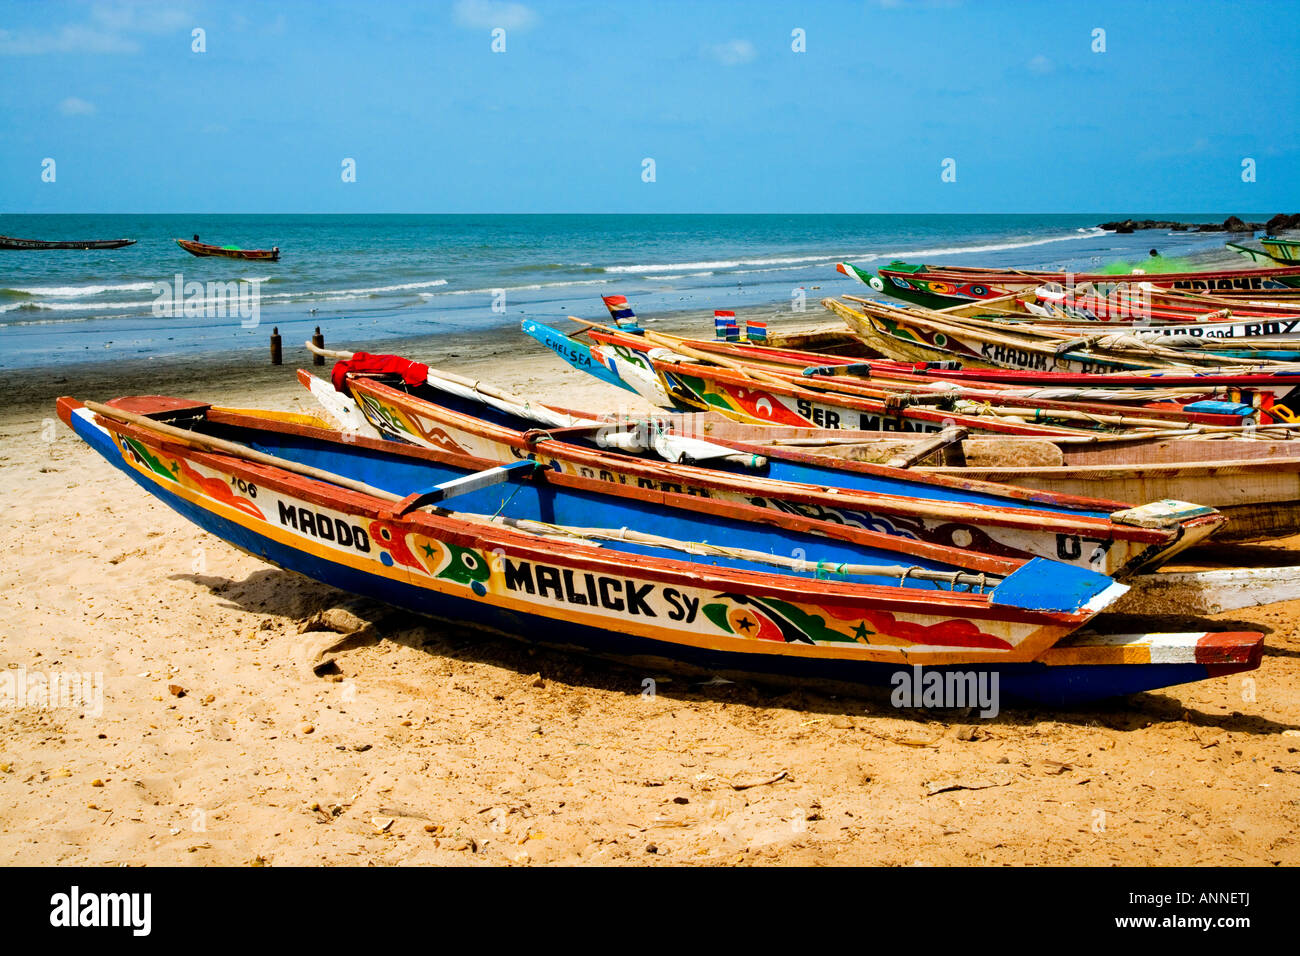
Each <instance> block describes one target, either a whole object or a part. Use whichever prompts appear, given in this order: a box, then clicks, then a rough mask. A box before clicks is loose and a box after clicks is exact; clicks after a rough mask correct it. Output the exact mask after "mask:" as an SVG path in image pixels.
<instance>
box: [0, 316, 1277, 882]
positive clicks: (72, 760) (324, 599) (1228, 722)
mask: <svg viewBox="0 0 1300 956" xmlns="http://www.w3.org/2000/svg"><path fill="white" fill-rule="evenodd" d="M785 319H786V321H785V324H786V325H795V324H801V325H808V324H822V323H824V322H825V321H826V318H824V317H823V316H822V315H821V313H820V312H810V313H808V314H806V315H805V316H802V317H800V319H799V321H798V322H797V323H796V322H795V321H793V320H792V318H791V317H790V316H788V315H787V316H786V317H785ZM705 321H706V319H705V318H703V317H701V316H698V315H697V316H694V317H691V318H690V319H689V320H687V319H685V318H681V317H679V318H677V319H674V320H672V321H665V322H664V323H662V324H661V325H659V326H657V327H659V328H664V329H667V330H670V331H671V330H689V331H692V332H694V333H696V334H699V333H702V332H705V331H706V330H705ZM774 327H775V324H774ZM329 344H330V345H332V346H336V347H340V348H345V347H346V346H347V344H346V343H342V342H330V343H329ZM390 349H391V350H392V351H399V350H400V351H403V352H404V353H405V354H408V355H409V356H410V357H413V358H417V359H420V360H422V361H426V362H429V363H431V364H438V365H443V366H445V367H447V368H450V369H454V370H456V371H458V372H460V373H462V374H465V375H471V376H482V377H483V378H484V379H486V380H490V381H493V382H495V383H497V384H499V385H502V386H505V387H508V388H511V389H514V390H517V391H520V392H525V393H528V394H530V395H534V396H537V397H540V398H543V399H547V400H551V401H555V402H557V403H562V404H566V405H570V406H575V407H582V406H593V407H603V408H608V407H611V406H612V405H613V404H615V403H617V402H618V401H620V400H621V397H620V396H619V395H618V394H617V393H616V392H615V390H613V389H611V388H609V387H608V386H605V385H602V384H601V383H599V382H596V381H595V380H594V379H590V378H586V377H583V376H582V375H581V374H580V373H578V372H576V371H572V370H570V369H567V368H563V367H562V366H561V363H560V362H559V360H558V359H555V358H554V357H553V356H550V355H549V354H546V353H544V352H543V351H542V350H540V349H539V348H538V347H536V346H535V345H533V344H532V343H531V342H529V341H528V340H526V339H525V338H524V337H523V336H522V334H520V333H518V332H517V331H507V332H502V333H501V334H499V335H493V336H482V335H480V336H476V337H465V338H454V337H448V338H434V339H424V340H409V341H406V342H402V343H393V344H392V345H391V346H390ZM306 361H307V358H306V353H305V352H304V351H303V350H302V349H300V348H298V347H296V344H295V343H286V356H285V365H284V366H283V367H280V368H275V367H272V366H270V365H269V364H266V363H265V360H264V359H263V360H260V361H259V362H258V363H256V364H249V361H248V359H247V357H239V358H237V359H230V358H228V357H227V358H220V357H213V356H203V357H201V358H197V359H195V360H193V361H187V362H183V363H176V362H168V363H167V364H166V365H165V367H159V366H156V365H154V364H152V363H148V362H144V363H136V364H119V365H98V366H84V367H76V366H69V367H66V368H63V369H56V370H46V371H44V372H31V373H14V374H13V375H11V376H10V377H9V378H8V379H7V381H6V383H5V386H4V388H3V394H4V401H3V403H0V416H2V417H0V487H2V488H3V500H4V503H5V518H6V520H5V521H4V523H3V527H2V528H0V663H2V664H3V666H4V667H5V668H7V669H8V670H7V673H8V674H10V675H11V676H12V677H14V678H15V679H16V678H17V676H18V675H19V673H20V672H21V673H22V674H23V679H24V680H26V681H27V682H28V683H29V684H30V683H31V682H32V680H33V678H34V677H35V678H37V679H39V677H40V675H50V674H58V673H68V672H78V673H88V674H102V682H103V683H102V712H99V710H100V708H98V707H86V706H82V707H77V706H73V707H55V708H47V707H41V706H33V705H28V706H25V707H3V708H0V732H2V737H3V742H2V743H0V863H5V864H55V863H84V864H94V865H118V864H125V865H132V866H139V865H150V866H157V865H177V864H179V865H214V864H220V865H294V864H299V865H301V864H307V865H311V864H344V865H389V864H422V863H437V864H454V865H456V864H459V865H480V864H527V863H535V864H609V863H622V864H668V865H689V864H701V863H703V864H741V865H744V864H813V863H818V864H820V863H839V864H885V865H944V864H949V865H951V864H989V865H1003V864H1039V863H1047V864H1052V863H1056V864H1060V863H1071V864H1095V865H1109V864H1138V865H1154V864H1160V865H1171V864H1228V865H1236V864H1251V865H1288V864H1290V865H1294V864H1296V863H1298V862H1300V845H1298V843H1297V838H1296V836H1295V834H1296V831H1297V829H1298V828H1300V623H1298V621H1300V614H1298V612H1300V605H1297V606H1292V605H1286V604H1282V605H1273V606H1270V607H1264V608H1257V609H1253V610H1250V611H1238V612H1234V613H1231V614H1226V615H1220V617H1219V626H1220V627H1221V628H1223V629H1229V628H1231V627H1239V628H1241V629H1258V630H1262V631H1265V632H1267V635H1268V636H1267V648H1266V651H1265V657H1264V662H1263V665H1262V667H1261V668H1260V669H1259V670H1258V671H1256V672H1254V673H1252V674H1249V675H1245V676H1244V677H1243V676H1242V675H1237V676H1234V677H1225V678H1219V679H1215V680H1210V681H1205V682H1202V683H1199V684H1194V685H1186V686H1180V687H1173V688H1169V689H1167V690H1165V691H1161V692H1157V693H1151V694H1145V695H1139V696H1136V697H1132V698H1128V699H1124V700H1119V701H1114V702H1109V703H1106V704H1103V705H1099V706H1096V707H1094V708H1091V709H1089V710H1086V711H1080V712H1074V713H1059V712H1047V711H1031V710H1008V711H1004V712H1003V713H1001V714H1000V715H999V716H998V717H997V718H996V719H993V720H981V719H980V718H979V717H978V716H977V715H975V714H974V713H969V712H961V713H928V714H927V713H924V712H910V711H900V710H897V709H895V708H894V707H892V706H891V705H890V702H889V699H888V696H887V694H885V693H882V692H877V693H870V692H863V693H861V694H854V695H853V696H843V695H832V694H830V693H828V692H825V691H824V690H823V689H821V688H816V687H809V686H779V685H772V684H760V683H755V682H749V681H737V682H734V683H722V682H716V681H709V680H708V676H707V675H700V674H691V673H669V672H643V671H642V670H640V669H637V668H636V667H629V666H625V665H620V664H617V663H611V662H607V661H600V660H591V659H584V658H578V657H574V656H572V655H570V654H566V653H562V652H558V651H553V650H546V649H540V648H535V647H531V646H529V645H527V644H525V643H523V642H519V641H514V640H509V639H506V638H501V637H496V636H490V635H484V634H481V633H477V632H474V631H469V630H463V629H460V628H457V627H455V626H454V625H448V624H442V623H438V622H432V621H428V620H424V619H421V618H417V617H413V616H409V615H405V614H401V613H397V612H394V611H391V610H389V609H385V608H383V607H381V606H376V605H370V604H364V603H356V602H354V601H353V600H352V599H351V598H350V597H349V596H348V595H346V594H343V593H340V592H337V591H333V590H331V589H329V588H327V587H324V586H322V585H319V584H316V583H314V582H312V581H309V580H307V579H305V578H302V577H298V576H296V575H294V574H291V573H288V572H283V571H280V570H278V569H275V568H272V567H270V566H269V565H266V564H264V563H262V562H261V561H259V560H256V559H254V558H252V557H250V556H248V555H245V554H243V553H241V552H238V551H236V550H235V549H233V548H231V547H229V546H227V545H225V544H223V543H222V542H220V541H218V540H217V539H215V538H213V537H211V536H209V535H207V534H205V533H203V532H201V531H199V530H198V529H197V528H196V527H194V526H193V525H191V524H189V523H188V522H186V521H185V520H183V519H182V518H180V517H179V516H178V515H176V514H174V513H173V512H171V511H170V510H168V509H167V508H166V507H164V506H163V505H161V504H160V503H157V502H156V501H154V500H153V499H151V498H149V497H148V496H147V495H146V494H145V493H144V492H143V491H142V490H141V489H139V488H138V487H137V486H135V485H134V484H133V483H131V482H130V481H129V480H128V479H127V478H126V477H125V476H123V475H122V474H120V473H119V472H117V471H115V470H114V469H113V468H111V467H110V466H109V465H108V464H107V463H105V462H104V461H102V460H101V459H100V458H98V456H96V455H95V454H94V453H93V452H91V451H90V449H89V448H87V447H86V446H85V445H83V444H82V443H81V442H80V441H79V440H78V439H77V438H76V437H75V436H74V435H73V434H72V433H71V431H69V430H68V429H66V428H65V427H64V426H63V425H62V424H61V423H59V422H57V420H55V418H54V409H53V399H54V398H55V397H56V396H58V395H61V394H71V395H74V396H76V397H78V398H83V399H87V398H93V399H98V400H106V399H109V398H112V397H115V396H118V395H122V394H131V393H150V394H172V395H178V396H185V397H191V398H196V399H202V400H210V401H213V402H216V403H219V404H223V405H232V406H243V407H268V408H278V409H299V410H313V402H312V400H311V398H310V396H309V395H308V394H307V393H306V392H305V391H303V390H302V389H301V388H300V387H299V386H298V384H297V383H296V381H295V379H294V374H293V372H294V368H295V367H296V364H297V363H303V364H305V363H306ZM321 371H326V370H321ZM1274 550H1275V551H1276V555H1275V556H1276V563H1279V564H1296V563H1300V544H1297V545H1296V550H1291V549H1289V548H1287V547H1286V546H1285V545H1280V546H1276V547H1275V548H1274ZM1182 623H1183V622H1180V621H1177V620H1170V621H1164V622H1160V624H1161V625H1162V629H1165V630H1176V629H1179V627H1180V626H1181V625H1182ZM330 660H332V661H333V664H332V665H327V666H318V665H321V664H322V662H323V661H330Z"/></svg>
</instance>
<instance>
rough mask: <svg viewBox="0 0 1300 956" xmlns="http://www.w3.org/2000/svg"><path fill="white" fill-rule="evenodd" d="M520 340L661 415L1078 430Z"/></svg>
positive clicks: (659, 353)
mask: <svg viewBox="0 0 1300 956" xmlns="http://www.w3.org/2000/svg"><path fill="white" fill-rule="evenodd" d="M521 328H522V329H523V331H524V333H525V334H527V335H529V336H531V337H532V338H534V339H536V340H537V341H538V342H540V343H541V344H542V345H544V346H546V347H547V348H549V349H550V350H551V351H553V352H555V354H556V355H558V356H560V358H562V359H564V360H565V361H566V362H568V363H569V364H571V365H573V366H574V367H575V368H578V369H581V370H583V371H586V372H590V373H591V374H593V375H595V376H596V377H597V378H599V379H601V380H602V381H605V382H608V383H610V384H613V385H618V386H619V387H620V388H625V389H627V390H629V391H632V392H635V393H637V394H638V395H641V396H642V397H643V398H645V399H647V400H648V401H652V402H654V403H655V404H656V405H660V406H662V407H664V408H675V409H678V410H681V411H716V412H719V413H721V414H723V415H726V416H727V417H729V418H734V419H736V420H737V421H746V422H753V423H756V424H776V425H804V426H810V427H816V428H848V429H859V430H866V431H876V430H881V431H907V432H939V431H942V430H943V429H944V428H946V427H949V426H955V427H959V428H966V429H968V430H970V431H972V432H979V433H983V432H989V433H1000V434H1015V435H1064V434H1075V433H1077V432H1078V431H1079V429H1072V428H1066V427H1062V426H1057V425H1049V424H1035V423H1033V422H1029V421H1025V420H1024V419H1023V418H1021V417H1017V416H1002V415H997V414H991V413H987V414H986V413H982V412H983V411H984V410H983V409H982V408H976V409H972V411H973V412H975V413H974V414H965V413H961V412H954V411H951V410H942V409H939V408H937V407H930V406H927V405H925V404H921V403H907V402H901V401H898V402H891V401H889V400H888V399H879V398H865V397H859V396H857V395H851V394H845V393H842V392H832V391H816V390H813V389H810V388H807V387H804V386H802V385H799V384H795V383H794V382H793V381H792V380H782V379H779V378H777V377H775V376H772V377H756V376H755V374H753V373H751V372H747V371H744V370H736V371H733V370H731V369H728V368H723V367H720V366H715V365H705V364H702V363H695V362H689V361H683V360H681V356H677V355H674V354H673V353H672V352H671V350H668V349H656V348H652V349H650V350H649V351H648V352H647V351H643V349H645V344H644V343H643V342H642V343H637V346H636V347H633V346H630V345H624V344H618V343H613V344H606V343H594V342H592V343H588V342H582V341H578V340H576V339H574V338H571V337H570V336H566V335H564V334H563V333H562V332H560V331H558V330H556V329H554V328H552V327H550V326H548V325H545V324H543V323H541V322H537V321H534V320H532V319H525V320H524V322H523V323H522V326H521Z"/></svg>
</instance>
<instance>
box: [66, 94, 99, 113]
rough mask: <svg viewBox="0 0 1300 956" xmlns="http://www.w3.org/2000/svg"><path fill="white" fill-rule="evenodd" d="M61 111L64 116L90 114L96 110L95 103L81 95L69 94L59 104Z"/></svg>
mask: <svg viewBox="0 0 1300 956" xmlns="http://www.w3.org/2000/svg"><path fill="white" fill-rule="evenodd" d="M59 112H60V113H62V114H63V115H64V116H89V115H91V114H92V113H94V112H95V104H94V103H91V102H89V101H88V100H83V99H82V98H81V97H79V96H69V97H68V98H67V99H66V100H64V101H63V102H62V103H60V104H59Z"/></svg>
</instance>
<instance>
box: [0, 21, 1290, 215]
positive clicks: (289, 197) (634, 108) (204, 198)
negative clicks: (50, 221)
mask: <svg viewBox="0 0 1300 956" xmlns="http://www.w3.org/2000/svg"><path fill="white" fill-rule="evenodd" d="M497 26H499V27H502V28H504V29H505V31H506V32H505V47H506V49H505V52H504V53H494V52H493V51H492V49H491V45H492V37H491V31H492V29H493V28H494V27H497ZM195 28H202V29H203V30H204V31H205V32H206V47H207V50H206V52H203V53H195V52H193V51H192V49H191V47H192V31H193V30H194V29H195ZM796 28H798V29H801V30H803V31H804V35H805V37H806V52H802V53H797V52H794V51H793V50H792V48H791V47H792V42H793V41H792V31H793V30H795V29H796ZM1298 28H1300V3H1293V2H1283V3H1271V4H1269V3H1256V2H1250V0H1232V2H1226V3H1218V2H1212V0H1199V2H1190V0H1188V2H1173V0H1165V2H1144V0H1122V2H1078V3H1061V2H1042V3H1039V2H1032V0H1024V2H1013V0H1006V2H997V0H984V2H979V0H965V2H959V0H853V2H842V3H841V2H831V0H822V2H816V3H795V2H762V0H751V2H744V3H741V2H722V0H700V2H695V3H691V2H685V0H683V2H674V0H667V2H653V3H652V2H612V0H601V2H558V0H557V2H545V0H527V2H522V3H516V2H495V0H446V2H418V3H417V2H411V3H406V2H399V0H374V2H360V0H349V2H338V0H320V2H318V3H303V2H294V0H282V2H275V3H268V2H261V3H254V2H243V0H221V2H202V0H195V2H176V3H169V2H159V3H128V2H87V3H81V2H67V3H60V2H44V3H35V2H21V0H0V212H1094V211H1097V212H1103V211H1105V212H1129V211H1133V212H1140V211H1171V212H1172V211H1189V210H1205V211H1216V210H1217V211H1224V212H1238V211H1240V212H1263V213H1269V212H1276V211H1279V210H1283V209H1285V210H1286V211H1288V212H1290V211H1296V209H1300V190H1297V186H1296V184H1297V182H1300V136H1298V135H1297V126H1298V124H1300V120H1298V117H1300V111H1298V110H1297V108H1296V106H1297V91H1298V90H1300V84H1298V83H1297V80H1298V76H1297V73H1298V70H1297V66H1296V63H1297V53H1300V29H1298ZM1095 29H1102V30H1104V31H1105V52H1094V51H1093V49H1092V48H1093V46H1094V44H1095V40H1094V33H1093V31H1094V30H1095ZM47 157H49V158H53V159H54V160H55V162H56V164H57V165H56V180H55V182H53V183H46V182H42V181H41V169H42V166H41V164H42V161H43V160H44V159H45V158H47ZM348 157H350V158H353V159H355V161H356V168H357V176H356V182H354V183H344V182H342V180H341V176H340V172H341V163H342V161H343V159H344V158H348ZM647 157H648V158H652V159H654V161H655V175H656V180H655V182H653V183H647V182H643V181H642V161H643V159H645V158H647ZM948 158H951V159H954V160H955V161H956V181H955V182H942V181H941V175H940V174H941V163H942V162H943V160H944V159H948ZM1245 158H1251V159H1253V160H1254V161H1255V176H1256V181H1255V182H1243V181H1242V161H1243V159H1245Z"/></svg>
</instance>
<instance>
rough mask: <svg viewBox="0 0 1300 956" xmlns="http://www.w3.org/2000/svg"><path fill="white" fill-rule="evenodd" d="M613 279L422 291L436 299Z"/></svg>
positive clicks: (553, 287) (601, 280)
mask: <svg viewBox="0 0 1300 956" xmlns="http://www.w3.org/2000/svg"><path fill="white" fill-rule="evenodd" d="M613 281H614V280H613V279H574V280H571V281H562V282H534V283H532V284H531V285H499V286H495V287H493V288H490V289H453V290H452V291H450V292H421V293H420V298H422V299H435V298H438V297H440V296H444V295H492V294H493V293H495V292H502V291H504V292H520V291H525V290H532V289H559V288H563V287H565V286H571V285H607V284H608V283H610V282H613Z"/></svg>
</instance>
